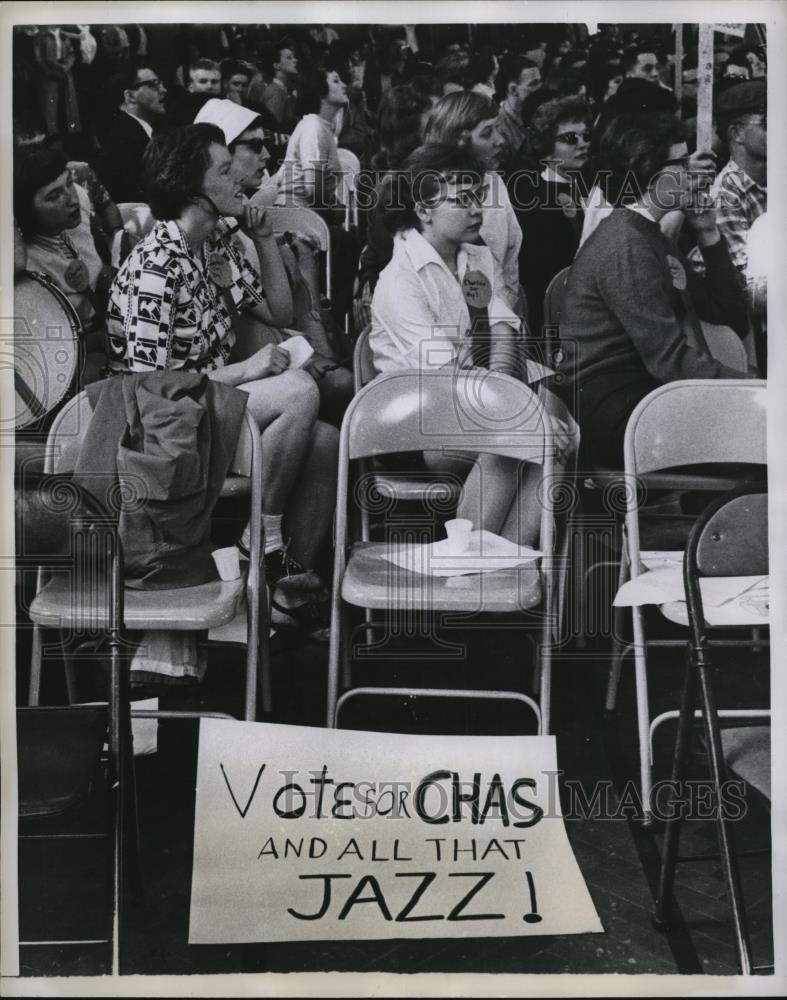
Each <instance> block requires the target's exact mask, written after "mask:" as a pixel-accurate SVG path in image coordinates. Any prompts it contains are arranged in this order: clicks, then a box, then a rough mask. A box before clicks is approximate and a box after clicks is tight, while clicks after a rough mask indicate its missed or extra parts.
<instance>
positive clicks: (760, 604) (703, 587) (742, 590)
mask: <svg viewBox="0 0 787 1000" xmlns="http://www.w3.org/2000/svg"><path fill="white" fill-rule="evenodd" d="M700 593H701V594H702V603H703V605H704V606H706V607H710V608H719V607H722V606H723V605H726V604H730V605H733V604H739V605H746V606H748V605H749V604H751V605H752V608H751V609H750V610H751V611H754V609H755V608H756V609H761V610H759V611H758V612H754V613H760V614H762V615H763V616H764V617H767V615H768V597H769V578H768V577H767V576H706V577H701V578H700ZM685 600H686V593H685V591H684V589H683V569H682V567H681V566H680V565H674V564H673V565H663V566H659V567H658V568H655V569H652V570H649V571H648V572H646V573H642V574H640V576H638V577H637V578H636V579H634V580H629V581H628V582H627V583H624V584H623V586H622V587H621V588H620V590H619V591H618V592H617V594H616V595H615V600H614V602H613V603H614V606H615V607H616V608H631V607H640V606H642V605H643V604H669V603H671V602H673V601H685Z"/></svg>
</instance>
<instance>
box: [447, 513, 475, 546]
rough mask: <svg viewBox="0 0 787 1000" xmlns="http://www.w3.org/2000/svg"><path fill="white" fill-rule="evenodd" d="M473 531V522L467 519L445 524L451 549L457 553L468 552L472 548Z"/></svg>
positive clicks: (463, 518) (456, 519) (458, 518)
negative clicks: (471, 537)
mask: <svg viewBox="0 0 787 1000" xmlns="http://www.w3.org/2000/svg"><path fill="white" fill-rule="evenodd" d="M472 530H473V522H472V521H468V519H467V518H466V517H457V518H454V520H453V521H446V522H445V531H446V535H447V536H448V541H449V542H450V544H451V549H452V550H453V551H455V552H467V550H468V549H469V548H470V533H471V532H472Z"/></svg>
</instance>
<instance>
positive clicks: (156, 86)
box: [126, 76, 164, 90]
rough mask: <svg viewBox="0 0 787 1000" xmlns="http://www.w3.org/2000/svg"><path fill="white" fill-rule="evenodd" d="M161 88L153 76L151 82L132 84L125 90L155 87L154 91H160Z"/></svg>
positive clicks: (144, 81)
mask: <svg viewBox="0 0 787 1000" xmlns="http://www.w3.org/2000/svg"><path fill="white" fill-rule="evenodd" d="M163 86H164V84H163V83H162V82H161V80H159V78H158V77H157V76H154V77H153V79H152V80H140V81H139V82H138V83H132V85H131V86H130V87H126V90H139V88H140V87H155V88H156V90H161V88H162V87H163Z"/></svg>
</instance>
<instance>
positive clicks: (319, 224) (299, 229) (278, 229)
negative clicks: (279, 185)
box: [265, 205, 331, 253]
mask: <svg viewBox="0 0 787 1000" xmlns="http://www.w3.org/2000/svg"><path fill="white" fill-rule="evenodd" d="M265 211H266V214H267V216H268V218H269V219H270V220H271V225H272V226H273V231H274V233H277V234H278V233H286V232H290V233H303V234H304V235H306V236H314V237H316V239H317V240H318V242H319V245H320V250H322V251H323V252H324V253H327V252H328V251H329V250H330V245H331V234H330V230H329V229H328V223H327V222H326V221H325V219H323V218H322V216H320V215H318V214H317V213H316V212H314V211H312V209H310V208H302V207H301V206H299V205H271V206H270V208H267V209H266V210H265Z"/></svg>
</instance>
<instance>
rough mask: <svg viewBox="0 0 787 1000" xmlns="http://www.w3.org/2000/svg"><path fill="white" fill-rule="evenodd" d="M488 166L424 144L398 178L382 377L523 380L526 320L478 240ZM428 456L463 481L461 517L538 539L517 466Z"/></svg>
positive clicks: (381, 289) (384, 287)
mask: <svg viewBox="0 0 787 1000" xmlns="http://www.w3.org/2000/svg"><path fill="white" fill-rule="evenodd" d="M484 166H485V165H484V163H483V162H482V161H480V160H479V159H478V158H477V157H475V156H474V155H473V154H472V153H471V152H470V151H469V150H467V149H457V148H456V147H455V146H452V145H451V146H449V145H436V144H431V145H430V144H425V145H424V146H421V147H420V148H419V149H417V150H416V151H415V152H414V153H413V154H411V156H410V157H408V159H407V161H406V162H405V164H404V168H403V169H402V170H401V171H399V172H398V173H397V174H396V175H394V176H395V179H396V181H397V185H396V188H395V195H396V197H395V198H392V200H391V203H390V204H389V206H388V209H387V211H386V216H385V221H386V224H387V225H388V227H389V228H390V229H391V231H392V232H394V234H395V237H394V250H393V257H392V258H391V262H390V263H389V264H388V266H387V267H385V268H384V269H383V271H382V272H381V274H380V277H379V279H378V281H377V285H376V287H375V290H374V297H373V299H372V328H371V333H370V336H369V344H370V347H371V350H372V353H373V357H374V363H375V367H376V368H377V370H378V371H379V372H391V371H400V370H407V371H418V372H428V371H433V370H439V369H443V370H446V369H447V370H452V369H453V370H454V371H456V372H459V371H462V370H467V369H470V368H488V369H491V370H492V371H499V372H503V373H504V374H507V375H511V376H514V377H517V378H518V377H522V375H523V374H524V371H525V369H524V366H523V365H522V354H521V347H522V340H521V334H522V323H521V321H520V319H519V318H518V317H517V315H516V314H515V313H514V312H512V310H511V309H509V308H508V306H507V305H506V304H505V302H504V301H503V299H502V297H501V295H500V287H499V284H498V277H497V272H496V268H495V265H494V261H493V258H492V254H491V253H490V251H489V248H488V247H486V246H483V245H480V244H479V242H478V234H479V232H480V230H481V225H482V221H483V218H484V207H483V206H484V204H485V200H486V197H487V190H486V185H485V183H484V177H485V171H484ZM531 372H532V375H533V378H534V379H535V378H537V377H538V374H543V373H542V372H540V373H536V372H535V371H533V370H532V368H531V367H530V366H529V365H528V367H527V373H528V375H529V374H531ZM471 441H472V436H470V439H469V440H468V445H469V447H472V443H471ZM423 458H424V460H425V461H426V464H427V465H428V467H429V468H430V469H432V470H434V471H439V472H449V473H452V474H456V475H458V476H460V477H461V478H463V479H464V480H465V486H464V491H463V496H462V501H461V504H460V507H459V511H458V515H457V516H459V517H465V518H469V519H470V520H471V521H473V523H474V524H475V525H476V526H477V527H482V528H486V529H487V530H489V531H493V532H499V533H501V534H503V535H504V536H505V537H507V538H510V539H512V540H519V541H521V542H522V543H525V542H527V541H528V539H530V540H532V531H533V530H534V528H535V525H536V524H537V512H536V511H535V507H536V506H537V505H533V509H528V510H524V509H523V510H519V506H520V505H519V504H517V503H516V502H515V500H516V497H517V495H518V491H519V488H520V481H519V475H518V471H517V463H516V462H515V461H513V460H512V459H509V458H506V457H501V456H497V455H474V454H472V453H468V454H466V455H464V456H462V457H461V458H460V457H458V456H456V455H452V456H445V455H442V454H439V455H438V454H434V455H433V454H430V453H427V454H426V455H424V456H423ZM520 516H521V517H522V519H523V520H522V522H521V523H520ZM531 517H533V518H535V520H532V521H531Z"/></svg>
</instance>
